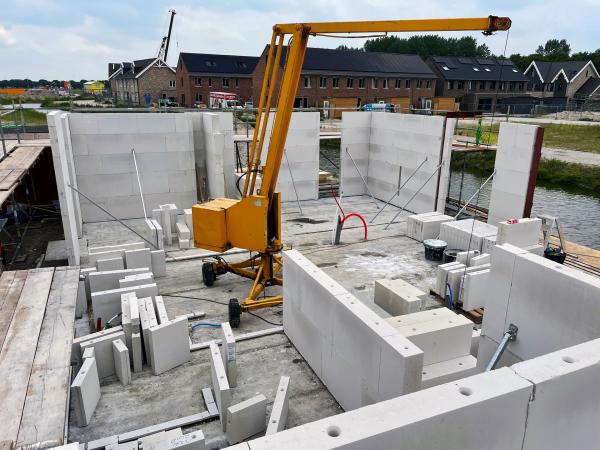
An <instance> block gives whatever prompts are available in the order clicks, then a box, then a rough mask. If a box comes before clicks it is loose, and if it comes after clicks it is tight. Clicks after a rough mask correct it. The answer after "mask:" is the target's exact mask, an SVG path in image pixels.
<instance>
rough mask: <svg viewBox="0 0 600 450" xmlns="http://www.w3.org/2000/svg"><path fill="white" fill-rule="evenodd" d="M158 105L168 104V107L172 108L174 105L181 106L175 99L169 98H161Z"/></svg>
mask: <svg viewBox="0 0 600 450" xmlns="http://www.w3.org/2000/svg"><path fill="white" fill-rule="evenodd" d="M158 105H159V106H166V107H167V108H172V107H176V106H179V103H177V102H176V101H174V100H170V99H168V98H161V99H160V101H159V102H158Z"/></svg>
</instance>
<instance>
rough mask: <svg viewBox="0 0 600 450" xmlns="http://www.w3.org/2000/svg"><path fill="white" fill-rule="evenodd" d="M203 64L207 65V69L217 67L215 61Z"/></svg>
mask: <svg viewBox="0 0 600 450" xmlns="http://www.w3.org/2000/svg"><path fill="white" fill-rule="evenodd" d="M205 64H206V65H207V67H216V66H217V63H216V62H215V61H210V60H207V61H205Z"/></svg>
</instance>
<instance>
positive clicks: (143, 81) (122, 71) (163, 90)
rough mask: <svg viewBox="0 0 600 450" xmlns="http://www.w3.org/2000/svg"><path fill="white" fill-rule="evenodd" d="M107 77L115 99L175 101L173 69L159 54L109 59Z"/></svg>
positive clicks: (141, 102)
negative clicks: (111, 60)
mask: <svg viewBox="0 0 600 450" xmlns="http://www.w3.org/2000/svg"><path fill="white" fill-rule="evenodd" d="M108 79H109V82H110V89H111V92H112V96H113V98H114V100H115V102H116V103H124V104H128V105H150V104H158V103H159V101H160V100H161V99H169V100H172V101H176V100H175V95H176V87H175V84H176V82H175V69H173V68H172V67H170V66H169V65H168V64H167V63H166V62H164V61H163V60H162V59H160V58H149V59H140V60H136V61H133V62H122V63H109V64H108Z"/></svg>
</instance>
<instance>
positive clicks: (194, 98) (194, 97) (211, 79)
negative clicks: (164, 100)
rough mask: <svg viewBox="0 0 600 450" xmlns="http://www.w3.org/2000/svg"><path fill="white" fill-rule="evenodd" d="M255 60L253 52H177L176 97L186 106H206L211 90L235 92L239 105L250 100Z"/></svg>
mask: <svg viewBox="0 0 600 450" xmlns="http://www.w3.org/2000/svg"><path fill="white" fill-rule="evenodd" d="M257 62H258V58H257V57H255V56H235V55H212V54H206V53H180V54H179V61H178V62H177V80H178V82H179V83H178V85H177V101H178V102H179V104H180V105H181V106H185V107H187V108H193V107H195V106H209V98H210V93H211V92H226V93H230V94H236V96H237V100H238V102H239V103H240V104H241V105H243V104H244V103H245V102H248V101H252V90H253V85H252V72H253V71H254V67H255V66H256V63H257ZM260 85H261V84H260V83H259V84H258V86H259V89H260Z"/></svg>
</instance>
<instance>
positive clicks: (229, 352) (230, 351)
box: [221, 322, 237, 387]
mask: <svg viewBox="0 0 600 450" xmlns="http://www.w3.org/2000/svg"><path fill="white" fill-rule="evenodd" d="M221 357H222V359H223V365H224V366H225V372H226V373H227V380H228V381H229V386H230V387H236V386H237V363H236V351H235V337H234V336H233V331H231V325H229V322H223V323H222V324H221Z"/></svg>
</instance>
